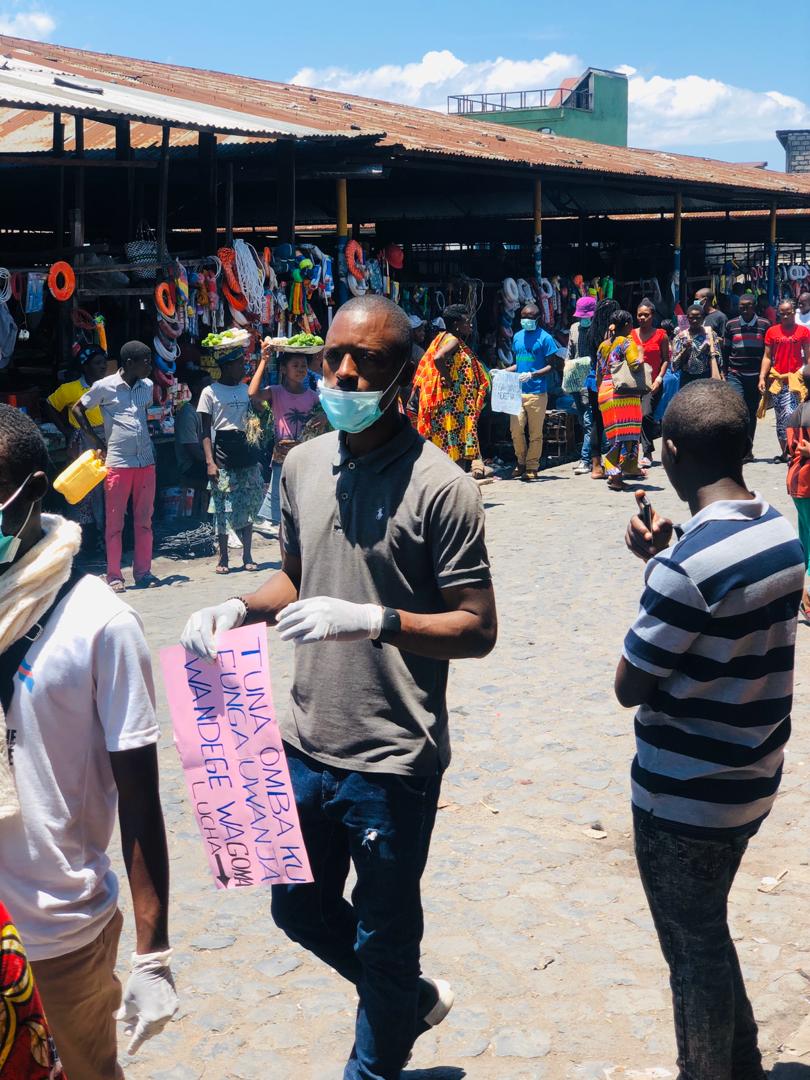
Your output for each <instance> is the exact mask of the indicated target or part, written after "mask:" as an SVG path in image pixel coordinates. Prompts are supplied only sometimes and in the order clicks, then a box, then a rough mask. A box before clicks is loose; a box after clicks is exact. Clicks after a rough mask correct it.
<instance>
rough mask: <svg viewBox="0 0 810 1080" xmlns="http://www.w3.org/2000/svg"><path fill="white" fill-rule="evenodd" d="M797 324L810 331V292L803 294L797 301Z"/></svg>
mask: <svg viewBox="0 0 810 1080" xmlns="http://www.w3.org/2000/svg"><path fill="white" fill-rule="evenodd" d="M796 322H797V323H801V324H802V326H806V327H807V328H808V330H810V292H803V293H802V294H801V295H800V296H799V299H798V301H797V307H796Z"/></svg>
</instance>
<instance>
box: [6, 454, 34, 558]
mask: <svg viewBox="0 0 810 1080" xmlns="http://www.w3.org/2000/svg"><path fill="white" fill-rule="evenodd" d="M31 475H32V476H33V473H32V474H31ZM30 479H31V476H28V477H26V478H25V480H23V482H22V483H21V484H20V486H19V487H18V488H17V490H16V491H15V492H14V494H13V495H12V496H11V498H10V499H6V501H5V502H4V503H3V505H2V506H0V565H5V564H6V563H12V562H14V560H15V559H16V557H17V552H18V551H19V550H20V544H21V543H22V540H21V539H20V533H21V532H22V531H23V529H24V528H25V526H26V525H27V524H28V520H29V518H30V517H31V513H32V511H33V509H34V504H33V503H31V505H30V506H29V508H28V514H27V516H26V518H25V521H24V522H23V523H22V525H21V526H20V532H18V533H17V535H16V536H6V535H5V534H4V533H3V513H4V511H5V510H6V509H7V508H8V507H9V506H10V505H11V504H12V503H13V502H14V500H15V499H16V498H17V496H18V495H19V494H20V492H21V491H22V489H23V488H24V487H25V485H26V484H27V483H28V481H29V480H30Z"/></svg>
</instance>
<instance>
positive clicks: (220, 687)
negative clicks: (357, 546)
mask: <svg viewBox="0 0 810 1080" xmlns="http://www.w3.org/2000/svg"><path fill="white" fill-rule="evenodd" d="M217 643H218V645H219V656H218V658H217V662H216V664H209V663H206V662H205V661H203V660H199V659H197V657H196V656H194V655H193V654H192V653H188V652H186V650H185V649H183V648H182V646H180V645H174V646H172V647H171V648H169V649H163V650H162V651H161V654H160V662H161V666H162V668H163V678H164V680H165V683H166V694H167V697H168V699H169V711H170V713H171V717H172V724H173V726H174V742H175V745H176V746H177V750H178V753H179V754H180V759H181V761H182V762H183V770H184V772H185V774H186V784H187V785H188V790H189V794H190V795H191V805H192V806H193V808H194V815H195V817H196V818H197V824H198V825H199V827H200V833H201V834H202V838H203V844H204V846H205V850H206V853H207V855H208V863H209V865H210V867H211V872H212V874H213V875H214V878H215V880H216V884H217V888H218V889H239V888H245V887H250V886H253V885H292V884H296V885H300V884H302V883H304V882H308V881H312V873H311V871H310V869H309V859H308V858H307V852H306V848H305V847H304V840H303V837H302V836H301V826H300V824H299V822H298V811H297V809H296V806H295V800H294V798H293V792H292V785H291V784H290V773H289V770H288V768H287V759H286V757H285V755H284V748H283V746H282V743H281V735H280V733H279V730H278V725H277V724H276V719H275V713H274V710H273V700H272V696H271V691H270V665H269V663H268V659H267V631H266V629H265V627H264V626H243V627H241V628H240V629H238V630H229V631H228V632H227V633H225V634H220V636H219V638H218V642H217Z"/></svg>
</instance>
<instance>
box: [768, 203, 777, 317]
mask: <svg viewBox="0 0 810 1080" xmlns="http://www.w3.org/2000/svg"><path fill="white" fill-rule="evenodd" d="M768 225H769V231H768V303H769V304H773V305H774V307H775V306H776V299H777V297H776V201H774V202H772V203H771V213H770V217H769V219H768Z"/></svg>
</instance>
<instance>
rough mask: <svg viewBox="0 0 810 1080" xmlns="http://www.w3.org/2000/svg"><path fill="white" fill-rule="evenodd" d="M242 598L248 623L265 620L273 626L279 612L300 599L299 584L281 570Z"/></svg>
mask: <svg viewBox="0 0 810 1080" xmlns="http://www.w3.org/2000/svg"><path fill="white" fill-rule="evenodd" d="M241 599H242V603H243V604H244V605H245V607H246V608H247V618H246V619H245V622H246V623H258V622H264V623H267V624H268V626H273V625H274V624H275V621H276V617H277V616H278V614H279V612H280V611H283V610H284V608H285V607H287V605H288V604H293V603H295V601H296V600H297V599H298V586H297V585H296V583H295V582H294V581H293V580H292V578H291V577H290V576H289V574H287V572H286V571H285V570H279V571H278V573H275V574H273V576H272V577H271V578H269V579H268V580H267V581H266V582H265V583H264V585H262V586H261V588H259V589H257V590H256V592H254V593H251V594H250V595H249V596H243V597H242V598H241Z"/></svg>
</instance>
